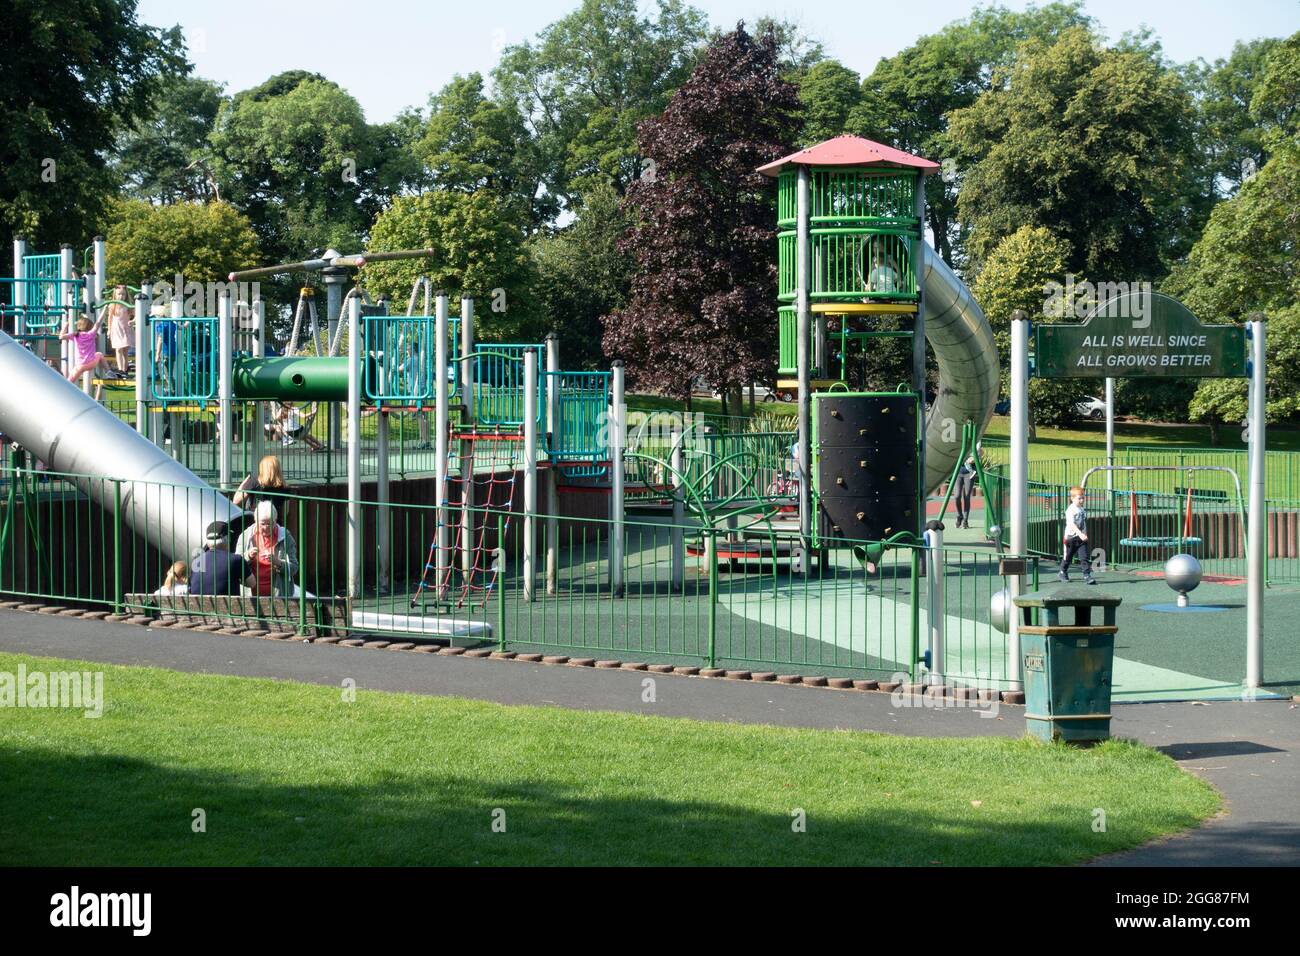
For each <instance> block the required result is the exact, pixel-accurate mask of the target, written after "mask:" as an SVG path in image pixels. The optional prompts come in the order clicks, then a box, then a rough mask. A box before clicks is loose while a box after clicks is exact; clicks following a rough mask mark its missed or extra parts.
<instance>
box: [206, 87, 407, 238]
mask: <svg viewBox="0 0 1300 956" xmlns="http://www.w3.org/2000/svg"><path fill="white" fill-rule="evenodd" d="M210 141H211V145H212V152H213V165H214V171H215V173H216V177H217V181H218V182H219V184H220V186H221V195H222V197H223V198H224V199H226V200H227V201H229V202H231V203H233V204H234V205H235V206H236V207H237V208H238V209H240V210H241V211H242V212H244V213H245V214H246V215H247V216H248V218H249V219H250V220H251V221H252V223H253V228H254V229H256V230H257V234H258V237H259V239H260V240H261V244H262V249H263V252H264V253H266V254H267V255H268V256H269V257H271V258H284V259H298V258H302V257H304V256H305V255H307V254H308V253H310V252H311V251H312V250H313V249H315V248H321V247H326V246H334V247H336V248H338V249H340V250H341V251H349V250H352V249H356V248H357V247H358V246H359V244H360V241H361V236H362V235H363V233H364V232H365V229H366V227H367V226H368V225H369V223H370V222H371V221H372V219H373V218H374V215H375V214H376V213H377V212H378V210H379V208H380V203H381V201H382V190H377V189H376V188H375V187H376V182H375V170H376V167H377V165H378V161H379V157H378V156H377V155H376V151H375V149H374V145H375V140H374V134H373V130H372V129H371V127H370V126H368V125H367V123H366V121H365V116H364V115H363V114H362V111H361V106H360V104H358V103H357V101H356V100H355V99H354V98H353V97H351V96H350V95H348V93H346V92H345V91H344V90H342V89H341V88H339V87H338V86H337V85H336V84H334V83H331V82H329V81H328V80H326V79H324V78H323V77H321V76H318V75H316V74H311V73H305V72H302V71H293V72H289V73H281V74H279V75H277V76H273V77H271V79H269V80H267V81H266V82H265V83H263V84H261V85H260V86H258V87H255V88H253V89H251V90H244V91H243V92H240V93H237V94H235V96H234V97H233V98H231V100H230V101H229V102H227V103H224V104H222V107H221V111H220V112H219V113H218V115H217V120H216V126H215V128H214V129H213V131H212V135H211V137H210Z"/></svg>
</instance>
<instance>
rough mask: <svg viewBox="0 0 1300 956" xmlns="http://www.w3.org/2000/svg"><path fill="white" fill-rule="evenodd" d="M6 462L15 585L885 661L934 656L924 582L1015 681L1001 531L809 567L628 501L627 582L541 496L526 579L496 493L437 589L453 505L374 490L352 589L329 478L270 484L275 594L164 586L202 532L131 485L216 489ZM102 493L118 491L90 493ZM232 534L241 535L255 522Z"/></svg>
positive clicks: (745, 657) (211, 613)
mask: <svg viewBox="0 0 1300 956" xmlns="http://www.w3.org/2000/svg"><path fill="white" fill-rule="evenodd" d="M0 477H2V478H3V479H4V482H3V485H0V487H3V489H4V490H5V491H6V494H5V497H4V502H3V503H4V513H3V516H2V519H0V520H2V521H3V523H2V524H0V592H3V597H4V598H6V599H8V600H19V601H22V600H31V601H40V602H56V603H59V604H65V605H70V606H76V607H83V608H99V609H101V610H104V611H106V612H114V613H121V614H127V613H132V612H135V613H145V614H155V615H156V614H162V615H168V616H184V617H185V619H186V620H187V621H188V623H191V624H196V623H197V624H201V625H206V626H211V627H216V626H227V627H243V628H249V627H254V628H259V629H262V630H279V631H293V632H297V633H301V634H304V635H307V636H311V637H316V638H321V639H324V638H330V639H351V638H357V639H359V638H362V637H367V638H373V637H375V636H376V635H378V636H382V637H385V638H386V639H389V640H403V639H408V640H409V639H422V638H429V637H435V636H436V637H441V638H451V639H456V640H458V641H460V642H462V643H480V644H487V645H488V646H493V645H494V646H496V647H499V648H503V649H510V650H520V651H523V650H529V649H534V648H537V649H554V651H555V652H563V653H567V654H571V655H583V654H586V655H590V656H602V657H618V658H620V659H624V660H627V659H634V660H650V661H658V662H666V663H684V664H692V665H697V666H723V667H734V668H745V669H773V670H787V669H788V670H793V671H797V672H802V673H809V672H813V673H826V674H840V675H846V676H855V677H864V678H875V679H881V678H887V677H890V676H892V675H894V674H904V675H907V676H908V677H911V678H917V677H919V676H920V675H921V674H922V665H921V661H922V660H923V659H925V657H926V651H927V650H933V649H932V648H930V647H929V646H928V641H929V637H928V635H929V628H928V627H926V626H924V623H923V622H925V621H926V609H927V606H928V602H929V601H931V600H936V599H938V600H942V601H943V604H944V613H943V614H942V615H941V616H940V619H941V621H942V624H943V629H944V632H945V635H946V641H945V647H946V657H945V667H944V672H945V676H946V677H948V678H949V679H950V680H951V681H953V682H957V683H966V684H978V685H981V686H1005V683H1006V675H1007V670H1006V645H1005V640H1004V638H1003V636H1002V634H1001V633H1000V632H999V631H997V630H996V629H995V628H994V627H993V626H992V625H991V622H990V620H989V604H990V600H991V598H992V596H993V595H994V594H995V593H996V592H997V591H999V590H1001V589H1003V588H1005V587H1006V586H1007V584H1008V582H1007V579H1006V578H1005V577H1003V576H1002V575H1001V574H1000V573H999V564H998V561H999V556H998V555H996V554H994V553H992V552H989V551H966V550H961V549H945V551H944V552H943V558H944V560H943V561H942V562H940V565H939V566H938V567H937V568H936V569H935V570H933V571H931V576H930V577H926V576H925V572H924V565H925V559H926V552H925V550H924V549H922V548H921V547H919V546H917V545H908V544H904V545H898V546H895V547H893V548H892V549H891V550H889V551H887V552H886V553H885V555H884V557H883V558H882V560H881V561H880V563H879V569H878V571H877V572H875V573H872V574H869V573H867V571H866V570H864V568H863V566H861V565H860V564H859V563H858V562H857V561H855V560H854V559H853V557H852V555H851V551H850V548H849V546H850V545H852V544H854V543H855V542H842V544H843V545H844V547H843V548H837V549H834V550H831V551H830V552H829V553H828V557H827V560H826V562H825V563H824V565H823V566H822V568H821V569H820V570H819V572H818V573H815V574H812V575H808V576H803V575H798V574H792V573H790V571H789V568H788V558H787V557H785V556H786V555H788V552H789V549H790V547H791V546H792V545H793V544H794V537H793V535H792V534H791V533H789V532H776V533H775V535H774V536H773V535H770V534H769V533H768V532H764V533H763V534H762V535H758V536H757V537H755V538H745V537H743V536H741V535H739V534H737V533H735V532H733V531H729V530H727V529H725V528H717V529H711V528H702V527H699V526H697V525H693V524H689V523H688V524H684V525H680V526H677V530H680V532H681V535H682V539H683V541H684V545H685V548H684V552H678V553H681V554H683V555H684V563H681V564H678V563H677V561H676V559H675V558H674V549H673V546H672V542H673V540H674V534H673V532H674V526H673V525H671V524H670V523H668V522H665V521H638V520H632V521H628V522H626V523H625V540H624V553H625V554H626V559H625V564H624V574H623V590H622V593H621V595H619V596H615V594H614V591H613V588H612V586H611V583H610V567H609V560H610V559H609V553H610V549H609V544H610V537H611V534H612V530H613V526H612V525H611V524H610V522H608V521H602V520H594V519H590V518H576V517H559V518H557V519H555V520H554V522H553V523H551V525H552V527H554V528H555V529H556V530H555V533H554V538H553V539H552V540H551V542H550V544H551V545H552V546H553V548H554V555H555V559H556V560H555V562H554V565H553V572H552V573H551V574H550V575H549V576H548V575H547V574H545V573H543V572H542V570H541V569H542V568H543V567H545V563H544V562H542V561H541V560H540V556H541V555H542V554H543V553H544V549H545V547H546V545H547V543H548V542H547V540H546V531H545V530H544V529H545V528H546V527H547V525H548V522H547V521H546V520H544V518H543V517H542V516H538V518H537V520H535V521H534V522H533V524H534V526H535V528H536V531H537V547H538V552H537V553H538V556H539V560H538V562H537V563H536V565H535V566H536V567H537V568H538V572H539V573H538V575H537V577H536V578H535V579H534V580H533V581H532V582H529V581H527V580H526V579H525V575H524V564H523V560H522V543H523V537H524V533H525V531H524V528H525V524H524V522H523V520H522V517H523V516H522V515H521V514H519V513H518V512H517V511H516V512H515V513H513V514H506V513H505V512H504V511H503V510H502V505H503V502H492V501H486V502H483V503H482V505H481V506H480V507H478V508H476V509H474V510H473V515H474V521H473V534H471V535H469V536H467V537H465V538H462V539H461V540H464V541H471V542H473V546H472V547H468V548H461V549H459V550H455V551H453V552H452V553H450V554H448V555H447V557H448V559H449V563H450V564H451V565H452V566H453V567H458V568H461V569H462V572H461V573H462V574H463V575H465V580H467V581H468V583H469V584H470V585H471V586H469V587H467V588H464V589H460V588H450V589H449V590H447V591H446V592H443V593H441V594H440V593H438V590H437V589H436V588H435V589H433V590H432V591H428V590H426V591H423V592H422V591H421V589H420V587H419V582H420V581H421V580H424V579H426V575H427V570H428V568H429V566H430V564H431V563H433V561H432V558H433V551H432V547H431V546H432V543H433V541H434V536H435V530H436V527H437V522H438V508H437V507H436V506H434V505H431V504H427V503H424V502H418V503H417V502H401V501H394V502H393V503H390V504H384V505H381V504H379V503H377V502H374V501H365V502H363V504H362V512H363V513H362V520H361V525H360V534H361V551H362V561H361V566H360V568H359V580H358V581H357V582H355V584H356V589H355V590H354V591H353V592H352V593H351V594H349V581H348V578H347V569H346V565H345V561H344V558H343V556H344V555H345V554H346V553H347V541H348V535H347V524H348V522H347V511H348V502H347V501H346V500H345V499H344V498H343V497H342V496H341V495H339V494H333V493H324V491H323V492H322V493H320V494H316V495H305V494H297V495H283V496H271V497H272V500H274V501H275V502H276V503H277V505H278V513H279V516H280V521H281V523H282V524H283V525H284V527H285V528H286V529H287V531H288V532H289V534H290V535H291V536H292V541H291V542H288V543H287V547H286V554H287V556H288V564H289V565H290V567H289V568H288V575H289V581H290V582H291V584H289V585H285V584H283V583H281V584H279V585H277V592H276V593H275V594H273V595H270V596H266V595H264V596H261V597H258V596H256V595H254V594H252V593H245V594H242V595H239V596H231V597H228V598H223V599H222V600H217V599H216V598H214V597H203V598H199V597H197V596H193V597H175V596H171V595H165V594H159V593H157V592H158V590H159V588H160V586H161V584H162V583H163V580H164V577H165V575H166V572H167V569H168V567H169V566H170V564H171V563H172V561H173V560H174V559H177V558H179V559H181V560H184V561H190V560H192V558H193V557H194V553H195V549H196V548H197V547H199V546H200V544H201V543H200V542H191V541H173V542H165V543H163V545H162V546H154V545H151V544H149V543H147V542H146V541H145V540H144V538H142V537H141V536H140V535H139V534H137V533H136V532H135V531H133V530H132V526H131V524H130V520H131V517H130V515H131V511H130V509H129V507H128V506H127V505H126V504H124V503H125V502H130V501H139V500H149V501H162V502H166V503H167V504H168V505H169V506H171V507H180V508H185V507H187V502H188V503H189V504H191V505H192V506H193V507H205V508H207V509H208V511H209V512H210V511H211V508H212V496H214V495H215V494H217V493H216V492H215V491H213V490H212V489H207V488H174V487H171V486H158V485H152V484H151V483H147V482H127V481H117V480H113V479H102V478H84V477H81V476H74V475H55V474H49V473H45V474H41V473H37V472H35V471H30V470H15V469H13V468H6V469H4V470H3V472H2V473H0ZM335 490H336V489H328V491H330V492H334V491H335ZM337 490H338V491H341V490H342V489H337ZM163 492H165V493H163ZM88 493H93V494H94V496H95V498H96V499H97V500H99V501H103V502H106V503H107V504H105V505H103V506H101V505H99V504H95V503H94V502H93V501H92V500H91V498H90V497H88ZM190 499H193V500H192V501H190ZM517 506H518V502H516V507H517ZM143 520H144V521H145V522H149V521H151V520H153V519H152V516H150V515H147V514H146V515H144V516H143ZM759 540H762V541H765V542H772V541H773V540H774V542H775V544H776V552H775V553H776V555H777V557H775V558H774V557H773V553H772V552H771V550H770V544H769V546H768V550H766V551H764V550H760V549H759V545H758V542H759ZM247 543H248V542H247V540H245V541H244V542H242V544H243V546H247ZM857 543H858V544H865V542H857ZM234 544H235V546H236V548H237V549H238V548H239V547H240V545H241V542H239V541H238V540H236V541H234ZM935 581H937V582H939V583H938V584H937V585H936V586H934V587H931V585H932V584H933V582H935ZM413 601H414V603H413Z"/></svg>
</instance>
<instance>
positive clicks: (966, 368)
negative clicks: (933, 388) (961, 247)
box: [921, 243, 999, 495]
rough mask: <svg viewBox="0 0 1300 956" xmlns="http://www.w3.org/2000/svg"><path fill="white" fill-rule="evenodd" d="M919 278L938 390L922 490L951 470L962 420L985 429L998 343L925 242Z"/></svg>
mask: <svg viewBox="0 0 1300 956" xmlns="http://www.w3.org/2000/svg"><path fill="white" fill-rule="evenodd" d="M921 247H922V249H923V250H924V252H923V257H922V258H923V262H922V279H921V281H922V283H923V289H924V295H923V298H922V307H923V308H924V309H925V340H926V342H928V343H929V345H930V348H932V349H933V350H934V354H935V358H936V359H938V362H939V390H938V395H937V396H936V398H935V401H934V407H933V408H931V409H930V416H929V418H928V419H927V420H926V423H925V493H926V494H927V495H928V494H930V493H931V492H933V491H934V490H935V489H936V488H938V487H939V485H941V484H943V482H944V481H946V480H947V479H948V478H949V477H950V476H951V475H952V470H953V467H954V466H955V465H956V464H957V456H958V455H959V454H960V453H961V431H962V426H963V425H964V424H965V423H966V422H967V421H968V420H969V421H972V422H974V423H975V428H976V431H977V432H978V433H979V434H981V435H982V434H983V433H984V429H985V427H986V426H987V425H988V423H989V419H990V418H992V417H993V406H994V405H995V404H997V400H998V387H999V383H998V371H999V370H998V349H997V345H996V344H995V343H994V341H993V329H992V328H991V327H990V326H989V322H988V319H986V318H985V317H984V312H983V310H981V309H980V307H979V305H978V304H977V303H976V302H975V297H974V296H972V295H971V293H970V289H968V288H966V285H965V283H963V282H962V281H961V280H960V279H958V278H957V277H956V276H955V275H953V272H952V270H951V269H949V268H948V264H947V263H946V262H944V261H943V259H941V258H940V257H939V254H938V253H937V252H935V251H934V250H933V249H932V248H930V245H929V244H928V243H922V244H921Z"/></svg>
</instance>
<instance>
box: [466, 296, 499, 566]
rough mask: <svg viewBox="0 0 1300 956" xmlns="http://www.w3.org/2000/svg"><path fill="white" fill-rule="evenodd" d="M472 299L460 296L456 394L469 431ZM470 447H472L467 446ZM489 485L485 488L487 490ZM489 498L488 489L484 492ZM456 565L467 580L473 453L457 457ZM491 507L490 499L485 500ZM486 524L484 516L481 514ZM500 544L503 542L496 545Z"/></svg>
mask: <svg viewBox="0 0 1300 956" xmlns="http://www.w3.org/2000/svg"><path fill="white" fill-rule="evenodd" d="M473 354H474V300H473V299H472V298H470V297H469V296H461V299H460V355H461V360H460V382H461V385H460V394H461V404H462V406H463V407H464V409H465V410H464V411H463V412H461V419H460V420H461V427H462V428H467V429H468V430H469V431H473V430H474V429H473V425H474V401H473V397H474V360H473V359H472V358H470V356H471V355H473ZM470 447H471V448H473V447H475V446H474V445H470ZM490 487H491V486H490V485H489V489H490ZM488 494H489V497H490V496H491V491H490V490H489V492H488ZM460 496H461V497H460V567H461V570H462V571H463V572H464V574H465V575H466V580H468V579H469V574H470V573H471V572H472V571H473V569H474V505H475V501H474V456H473V455H461V456H460ZM483 504H484V506H485V507H491V506H492V502H491V501H485V502H484V503H483ZM483 523H484V525H485V526H486V524H487V516H486V514H485V515H484V517H483ZM499 546H504V545H499Z"/></svg>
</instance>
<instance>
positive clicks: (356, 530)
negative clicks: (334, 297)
mask: <svg viewBox="0 0 1300 956" xmlns="http://www.w3.org/2000/svg"><path fill="white" fill-rule="evenodd" d="M361 520H362V516H361V300H360V299H358V298H356V297H353V298H352V299H351V300H350V301H349V302H348V562H347V564H348V596H349V597H352V598H359V597H361V588H362V574H361Z"/></svg>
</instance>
